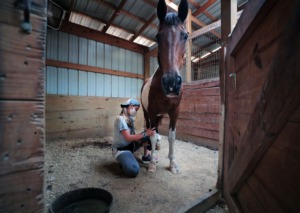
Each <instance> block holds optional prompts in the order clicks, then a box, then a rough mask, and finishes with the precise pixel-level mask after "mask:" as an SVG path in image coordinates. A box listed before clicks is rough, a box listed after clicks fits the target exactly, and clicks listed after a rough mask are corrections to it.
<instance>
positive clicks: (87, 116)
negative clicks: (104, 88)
mask: <svg viewBox="0 0 300 213" xmlns="http://www.w3.org/2000/svg"><path fill="white" fill-rule="evenodd" d="M127 100H128V99H127V98H105V97H88V96H86V97H84V96H58V95H47V98H46V126H47V128H46V138H47V141H51V140H58V139H77V138H99V137H100V138H101V137H106V136H112V135H113V124H114V120H115V118H116V117H117V116H118V115H119V113H120V112H121V107H120V104H121V103H123V102H126V101H127ZM143 119H144V117H143V113H142V110H139V111H138V115H137V120H136V122H135V124H136V130H137V132H139V131H142V127H143V123H144V120H143Z"/></svg>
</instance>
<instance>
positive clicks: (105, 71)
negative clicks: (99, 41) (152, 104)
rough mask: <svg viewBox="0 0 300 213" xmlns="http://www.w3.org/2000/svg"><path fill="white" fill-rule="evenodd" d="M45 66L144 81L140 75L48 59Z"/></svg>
mask: <svg viewBox="0 0 300 213" xmlns="http://www.w3.org/2000/svg"><path fill="white" fill-rule="evenodd" d="M46 66H52V67H62V68H67V69H75V70H85V71H89V72H95V73H103V74H109V75H116V76H123V77H130V78H138V79H144V75H140V74H136V73H130V72H124V71H119V70H111V69H105V68H100V67H92V66H88V65H82V64H74V63H69V62H64V61H54V60H50V59H47V60H46Z"/></svg>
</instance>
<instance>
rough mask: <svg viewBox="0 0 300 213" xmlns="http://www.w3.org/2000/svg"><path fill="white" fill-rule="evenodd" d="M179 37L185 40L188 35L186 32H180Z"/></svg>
mask: <svg viewBox="0 0 300 213" xmlns="http://www.w3.org/2000/svg"><path fill="white" fill-rule="evenodd" d="M181 37H182V39H184V40H187V39H188V37H189V34H188V33H186V32H181Z"/></svg>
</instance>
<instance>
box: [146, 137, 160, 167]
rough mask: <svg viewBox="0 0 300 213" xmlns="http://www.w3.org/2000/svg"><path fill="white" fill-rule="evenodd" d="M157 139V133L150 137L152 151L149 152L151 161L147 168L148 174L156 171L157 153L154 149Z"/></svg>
mask: <svg viewBox="0 0 300 213" xmlns="http://www.w3.org/2000/svg"><path fill="white" fill-rule="evenodd" d="M157 138H158V134H157V133H155V134H154V135H152V136H150V141H151V146H152V150H151V161H150V164H149V166H148V172H155V171H156V155H157V151H156V149H155V147H156V143H157Z"/></svg>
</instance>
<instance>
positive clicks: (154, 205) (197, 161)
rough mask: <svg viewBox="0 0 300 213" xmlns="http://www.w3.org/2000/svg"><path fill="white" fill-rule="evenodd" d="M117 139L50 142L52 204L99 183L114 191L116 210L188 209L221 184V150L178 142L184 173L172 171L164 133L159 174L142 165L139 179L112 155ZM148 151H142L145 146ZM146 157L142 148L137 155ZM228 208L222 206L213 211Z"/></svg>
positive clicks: (48, 198) (48, 178) (48, 199)
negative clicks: (129, 174) (218, 179)
mask: <svg viewBox="0 0 300 213" xmlns="http://www.w3.org/2000/svg"><path fill="white" fill-rule="evenodd" d="M111 141H112V139H111V138H102V139H88V140H60V141H51V142H46V153H45V158H46V159H45V161H46V163H45V164H46V165H45V166H46V171H45V173H46V180H45V183H46V189H45V200H46V207H47V208H48V207H49V206H50V205H51V203H52V202H53V201H54V199H55V198H56V197H58V196H59V195H61V194H63V193H65V192H67V191H69V190H73V189H77V188H83V187H99V188H103V189H105V190H108V191H109V192H110V193H111V194H112V195H113V199H114V201H113V204H112V206H111V211H110V212H113V213H114V212H143V213H145V212H166V213H167V212H170V213H171V212H172V213H173V212H182V209H184V207H186V206H189V204H191V203H192V202H193V201H194V200H196V199H197V198H199V197H201V196H202V195H204V194H205V193H207V192H209V191H211V190H212V189H214V188H215V185H216V181H217V168H218V151H213V150H210V149H207V148H204V147H200V146H196V145H194V144H192V143H189V142H184V141H179V140H176V141H175V157H176V162H177V163H178V164H179V166H180V172H179V173H178V174H173V173H171V172H170V171H169V170H168V165H169V159H168V157H167V155H168V140H167V137H165V136H163V137H162V141H161V150H160V151H159V152H158V157H159V162H158V164H157V171H156V173H149V172H147V169H146V166H144V165H141V169H140V173H139V175H138V176H137V177H136V178H127V177H126V176H125V175H123V173H122V170H121V169H120V167H119V164H118V163H117V161H116V160H115V159H113V158H112V155H111V149H110V145H111ZM141 151H142V150H141ZM136 154H137V157H138V158H140V157H141V152H138V153H136ZM208 212H209V213H214V212H219V213H223V212H228V210H227V208H226V206H224V205H217V206H215V207H214V208H213V209H210V210H209V211H208Z"/></svg>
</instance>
